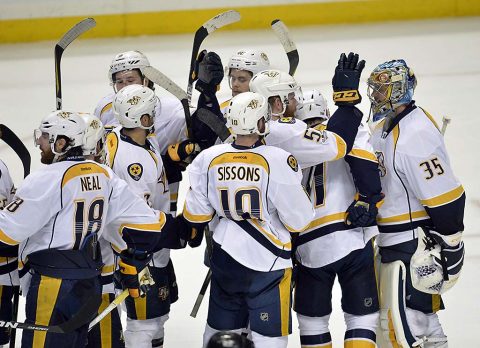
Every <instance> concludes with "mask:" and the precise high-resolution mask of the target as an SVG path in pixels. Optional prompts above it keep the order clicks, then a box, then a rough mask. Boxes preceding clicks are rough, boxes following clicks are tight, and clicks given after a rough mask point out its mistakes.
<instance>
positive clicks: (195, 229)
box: [175, 214, 206, 248]
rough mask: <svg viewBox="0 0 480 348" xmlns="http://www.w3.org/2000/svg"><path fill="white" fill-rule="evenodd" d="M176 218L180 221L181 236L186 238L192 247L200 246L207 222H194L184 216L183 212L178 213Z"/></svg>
mask: <svg viewBox="0 0 480 348" xmlns="http://www.w3.org/2000/svg"><path fill="white" fill-rule="evenodd" d="M175 220H176V222H177V223H178V230H179V231H180V232H179V233H180V238H181V239H183V240H185V241H186V242H187V243H188V245H189V246H190V247H192V248H196V247H198V246H200V244H201V243H202V239H203V230H204V228H205V226H206V224H192V223H190V222H189V221H187V220H186V219H185V218H184V217H183V214H179V215H177V217H176V218H175Z"/></svg>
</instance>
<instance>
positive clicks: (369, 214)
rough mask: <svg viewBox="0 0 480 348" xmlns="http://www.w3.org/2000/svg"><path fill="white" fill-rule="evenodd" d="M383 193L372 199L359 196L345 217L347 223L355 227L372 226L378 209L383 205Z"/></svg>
mask: <svg viewBox="0 0 480 348" xmlns="http://www.w3.org/2000/svg"><path fill="white" fill-rule="evenodd" d="M384 197H385V195H384V194H383V193H381V194H378V195H373V196H370V197H367V196H363V195H361V194H357V195H356V197H355V200H354V201H353V202H352V204H350V206H349V207H348V209H347V215H346V216H345V223H346V224H347V225H352V226H355V227H367V226H372V225H373V224H374V223H375V221H376V218H377V214H378V208H380V206H381V205H382V204H383V198H384Z"/></svg>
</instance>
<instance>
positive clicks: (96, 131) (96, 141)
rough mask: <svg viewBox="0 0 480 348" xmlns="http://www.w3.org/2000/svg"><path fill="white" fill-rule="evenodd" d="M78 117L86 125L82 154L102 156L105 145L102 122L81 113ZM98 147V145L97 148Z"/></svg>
mask: <svg viewBox="0 0 480 348" xmlns="http://www.w3.org/2000/svg"><path fill="white" fill-rule="evenodd" d="M80 116H81V117H82V119H83V121H84V122H85V124H86V125H87V128H86V129H85V138H84V140H83V146H82V150H83V154H84V155H95V156H102V155H103V153H104V145H105V128H104V127H103V124H102V121H100V119H99V118H98V117H97V116H95V115H92V114H88V113H81V114H80ZM98 145H100V146H99V148H98Z"/></svg>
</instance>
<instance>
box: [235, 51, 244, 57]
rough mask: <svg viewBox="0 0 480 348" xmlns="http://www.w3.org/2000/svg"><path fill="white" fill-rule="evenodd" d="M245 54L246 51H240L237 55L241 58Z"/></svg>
mask: <svg viewBox="0 0 480 348" xmlns="http://www.w3.org/2000/svg"><path fill="white" fill-rule="evenodd" d="M244 54H245V51H238V52H237V55H239V56H243V55H244Z"/></svg>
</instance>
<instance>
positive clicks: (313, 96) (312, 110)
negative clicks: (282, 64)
mask: <svg viewBox="0 0 480 348" xmlns="http://www.w3.org/2000/svg"><path fill="white" fill-rule="evenodd" d="M295 117H296V118H298V119H299V120H302V121H305V120H308V119H312V118H321V119H322V121H325V120H328V119H329V118H330V110H328V104H327V100H326V99H325V97H324V96H323V95H322V93H320V91H319V90H318V89H312V90H308V91H303V103H302V105H301V106H300V107H299V108H298V109H297V112H296V113H295Z"/></svg>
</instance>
